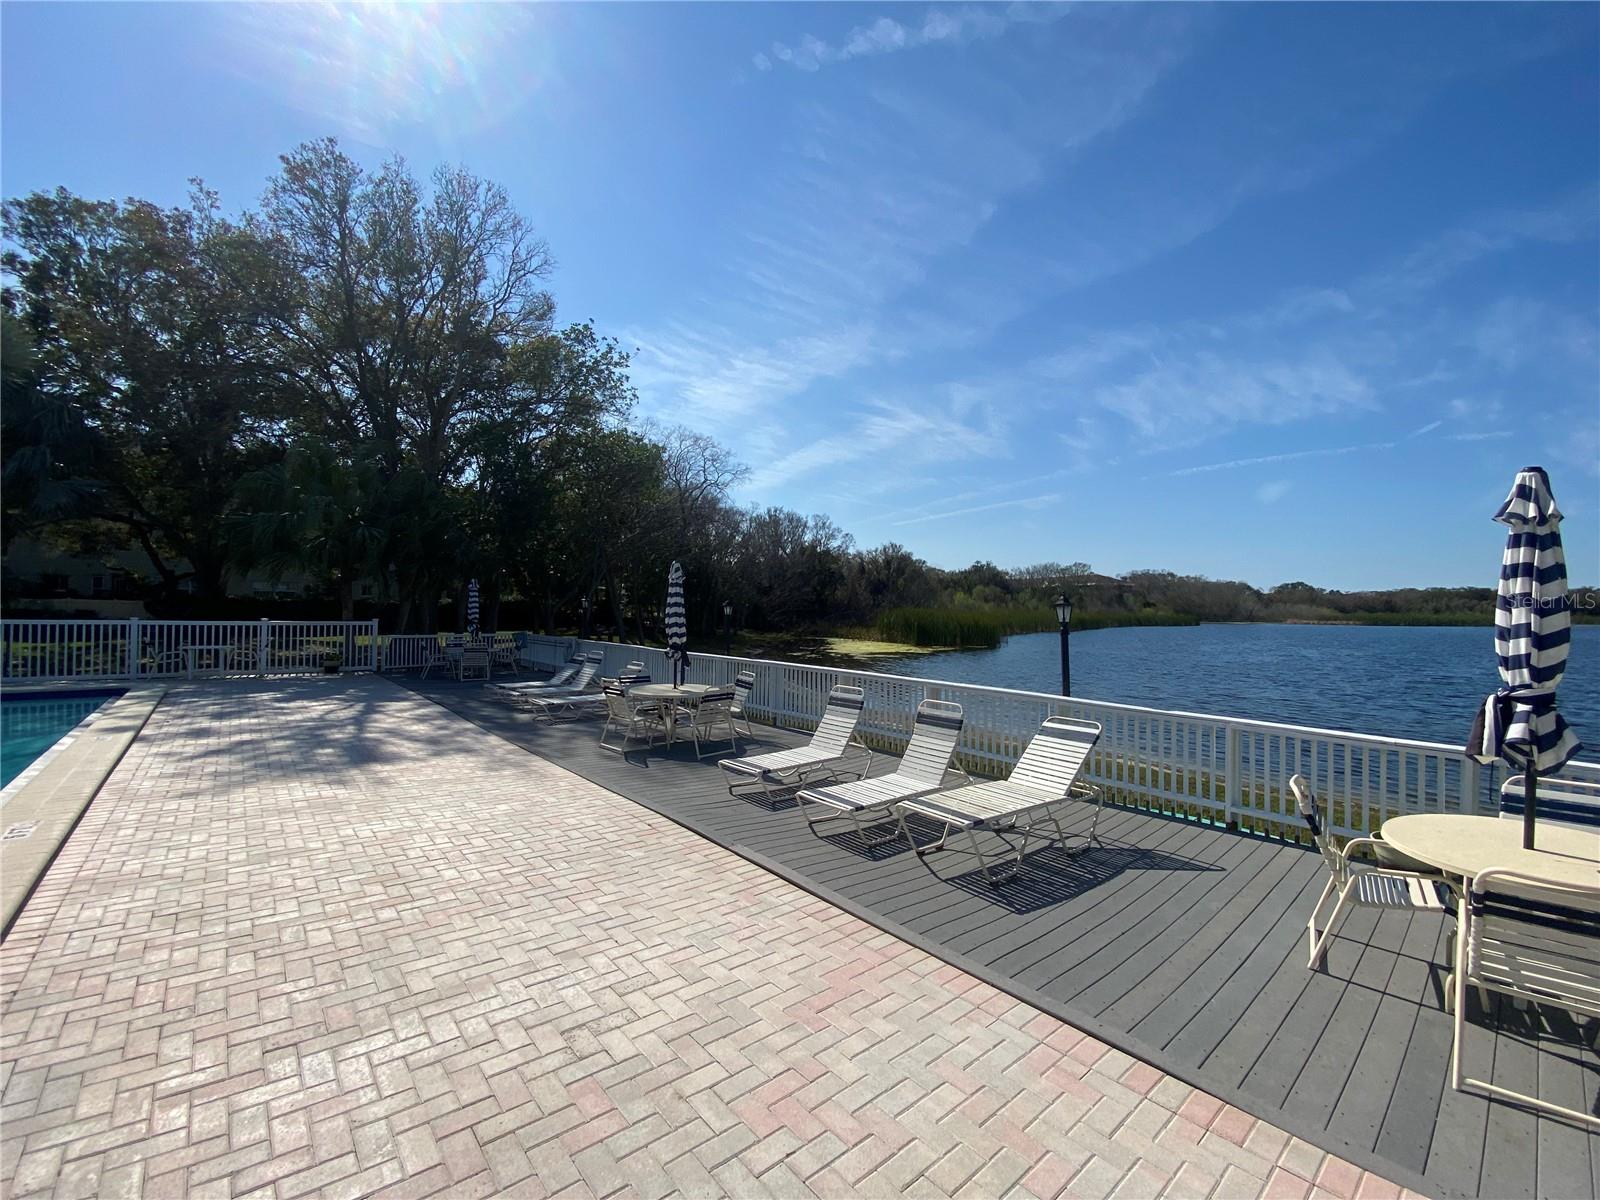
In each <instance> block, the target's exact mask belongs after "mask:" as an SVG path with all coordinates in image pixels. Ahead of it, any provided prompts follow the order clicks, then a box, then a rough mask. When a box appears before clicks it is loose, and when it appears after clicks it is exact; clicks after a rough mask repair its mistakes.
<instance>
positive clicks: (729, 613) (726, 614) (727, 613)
mask: <svg viewBox="0 0 1600 1200" xmlns="http://www.w3.org/2000/svg"><path fill="white" fill-rule="evenodd" d="M722 653H723V654H724V655H725V656H731V655H732V654H733V601H732V600H724V601H723V602H722Z"/></svg>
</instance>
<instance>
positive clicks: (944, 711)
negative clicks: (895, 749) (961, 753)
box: [795, 700, 966, 845]
mask: <svg viewBox="0 0 1600 1200" xmlns="http://www.w3.org/2000/svg"><path fill="white" fill-rule="evenodd" d="M962 721H963V717H962V711H961V705H959V704H955V703H952V702H951V701H948V700H924V701H923V702H922V703H921V704H919V705H917V715H916V720H915V721H914V723H913V724H912V727H911V742H910V744H909V745H908V746H906V752H905V754H904V755H903V756H902V757H901V759H900V766H899V767H898V768H897V769H896V770H895V771H894V772H893V773H892V774H889V775H879V776H877V777H876V778H873V779H857V780H855V781H853V782H850V783H836V784H829V785H826V786H823V787H806V788H802V789H801V790H800V791H799V792H798V793H796V797H795V798H796V799H797V800H798V801H799V803H800V810H801V812H802V813H804V814H805V818H806V821H807V822H808V823H809V824H810V825H811V826H812V827H813V828H815V827H816V826H817V825H819V824H821V823H822V822H824V821H837V820H849V821H850V822H851V824H853V825H854V826H855V828H856V831H857V832H858V833H860V834H861V835H862V837H863V838H865V839H866V841H867V843H868V844H869V845H875V844H878V843H880V842H886V841H888V840H890V839H891V838H893V837H894V836H895V835H896V834H897V833H899V832H901V830H902V828H903V826H902V825H901V824H900V823H899V821H898V819H897V817H896V813H895V807H894V806H895V805H896V804H897V803H899V802H900V801H902V800H910V799H912V798H914V797H916V796H921V795H925V794H926V793H928V792H932V791H937V790H938V789H939V788H940V787H942V786H944V777H945V772H946V771H948V770H949V769H950V759H951V756H953V755H954V754H955V750H956V742H957V740H958V739H959V738H960V737H961V725H962ZM956 769H957V770H958V771H959V770H960V768H959V767H958V768H956ZM961 773H962V774H963V775H965V774H966V772H964V771H962V772H961ZM808 807H809V808H811V809H812V810H813V811H812V812H807V811H806V810H807V808H808ZM816 809H822V810H823V811H822V812H821V813H820V814H818V813H816V812H815V811H814V810H816ZM885 820H891V821H895V822H896V823H895V824H894V825H892V826H890V827H889V828H888V830H886V831H884V830H871V827H872V826H874V825H879V824H881V823H882V822H883V821H885Z"/></svg>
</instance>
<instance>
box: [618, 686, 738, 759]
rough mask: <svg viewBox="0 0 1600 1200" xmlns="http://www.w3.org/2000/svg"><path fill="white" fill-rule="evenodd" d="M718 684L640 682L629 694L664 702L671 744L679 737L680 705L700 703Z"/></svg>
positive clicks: (663, 707) (668, 742) (669, 742)
mask: <svg viewBox="0 0 1600 1200" xmlns="http://www.w3.org/2000/svg"><path fill="white" fill-rule="evenodd" d="M716 686H717V685H716V684H714V683H685V684H683V685H681V686H674V685H673V684H670V683H639V684H635V685H634V686H633V687H631V688H629V689H628V695H629V697H631V698H633V699H638V700H660V701H661V702H662V704H661V716H662V720H663V722H664V723H665V724H666V727H667V744H668V745H669V746H670V745H671V744H672V743H673V742H674V741H676V740H677V737H678V705H679V704H687V705H690V706H693V705H696V704H699V703H700V697H701V696H704V695H705V694H706V693H707V692H709V691H711V690H712V689H713V688H715V687H716Z"/></svg>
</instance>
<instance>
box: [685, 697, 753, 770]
mask: <svg viewBox="0 0 1600 1200" xmlns="http://www.w3.org/2000/svg"><path fill="white" fill-rule="evenodd" d="M733 696H734V692H733V689H732V688H731V687H726V688H715V689H713V690H712V691H709V692H706V693H705V694H703V695H702V696H701V697H700V699H699V700H697V701H695V702H694V703H693V704H680V705H679V706H678V709H679V712H680V713H681V714H682V715H683V716H684V717H687V718H688V719H687V720H686V721H683V722H682V727H684V728H687V729H688V731H689V736H690V737H691V738H692V739H693V740H694V756H695V758H696V759H697V760H698V759H702V758H704V757H705V752H704V751H703V750H702V749H701V746H700V743H701V742H721V741H726V742H727V743H728V750H730V751H732V752H733V753H738V750H739V731H738V730H737V729H736V728H734V724H733ZM719 729H721V730H726V731H727V736H726V737H725V738H723V737H718V736H717V731H718V730H719ZM726 752H727V751H722V750H715V751H712V753H714V754H723V753H726Z"/></svg>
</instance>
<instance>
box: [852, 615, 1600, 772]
mask: <svg viewBox="0 0 1600 1200" xmlns="http://www.w3.org/2000/svg"><path fill="white" fill-rule="evenodd" d="M1572 634H1573V637H1572V654H1571V656H1570V657H1569V658H1568V660H1567V674H1566V678H1565V679H1564V680H1563V681H1562V684H1561V690H1560V693H1559V696H1560V705H1561V711H1562V713H1563V714H1564V715H1565V716H1566V718H1567V721H1568V722H1569V723H1570V724H1571V725H1572V726H1573V727H1574V728H1575V729H1576V730H1577V733H1578V736H1579V737H1580V738H1581V739H1582V740H1583V741H1584V743H1585V745H1586V746H1587V749H1586V750H1585V751H1584V753H1583V757H1584V758H1586V759H1600V626H1596V625H1583V626H1578V627H1576V628H1574V629H1573V631H1572ZM876 669H878V670H880V671H886V672H889V673H890V674H898V675H917V676H921V677H923V678H929V679H947V680H949V681H951V682H952V683H983V684H990V685H992V686H995V687H1008V688H1022V689H1025V690H1027V691H1034V692H1057V691H1060V689H1061V643H1060V637H1059V635H1058V634H1054V633H1030V634H1023V635H1020V636H1018V637H1013V638H1008V639H1007V640H1006V641H1005V642H1004V644H1002V645H1001V646H1000V647H999V648H998V649H995V650H969V651H959V652H948V653H941V654H927V655H916V656H912V657H907V658H904V659H896V660H891V661H886V662H884V663H882V664H881V665H878V666H877V668H876ZM1499 685H1500V676H1499V673H1498V672H1497V671H1496V670H1495V661H1494V634H1493V631H1492V630H1490V629H1489V628H1487V627H1481V628H1460V627H1451V628H1421V627H1410V626H1408V627H1389V626H1372V625H1194V626H1186V627H1185V626H1180V627H1174V628H1138V629H1095V630H1088V631H1085V632H1083V633H1074V634H1073V635H1072V690H1073V693H1074V694H1075V695H1078V696H1082V697H1083V698H1084V699H1086V700H1111V701H1116V702H1119V703H1123V704H1138V705H1143V706H1145V707H1148V708H1166V709H1178V710H1181V711H1184V712H1200V713H1218V714H1221V715H1225V716H1235V717H1250V718H1255V719H1257V720H1263V721H1281V722H1287V723H1289V724H1293V725H1311V726H1316V727H1318V728H1321V729H1343V730H1353V731H1355V732H1359V733H1373V734H1384V735H1388V736H1391V737H1410V738H1421V739H1423V740H1426V741H1436V742H1445V743H1448V744H1450V745H1463V744H1465V742H1466V740H1467V733H1468V731H1469V730H1470V728H1471V726H1472V718H1473V715H1474V713H1475V711H1476V706H1477V705H1478V704H1479V703H1481V702H1482V700H1483V697H1484V696H1485V695H1487V694H1488V693H1489V692H1490V691H1492V690H1494V689H1495V688H1496V687H1498V686H1499Z"/></svg>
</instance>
